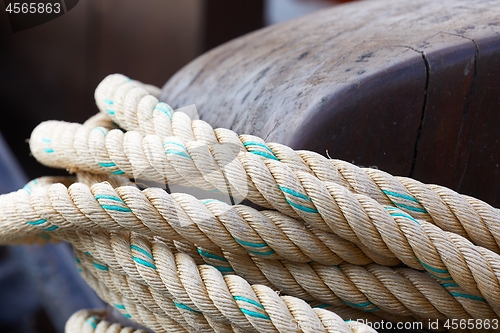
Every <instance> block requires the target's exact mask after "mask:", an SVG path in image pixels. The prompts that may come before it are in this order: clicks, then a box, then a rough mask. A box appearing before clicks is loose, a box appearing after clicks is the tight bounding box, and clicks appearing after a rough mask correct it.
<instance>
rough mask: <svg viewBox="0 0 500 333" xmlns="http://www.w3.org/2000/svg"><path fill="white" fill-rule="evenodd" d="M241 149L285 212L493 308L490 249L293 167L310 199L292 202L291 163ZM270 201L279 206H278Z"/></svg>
mask: <svg viewBox="0 0 500 333" xmlns="http://www.w3.org/2000/svg"><path fill="white" fill-rule="evenodd" d="M242 155H245V156H253V157H252V158H253V159H254V160H255V162H256V163H259V164H261V165H265V166H266V165H267V166H269V169H267V170H272V173H273V176H274V179H275V180H277V181H278V184H279V185H278V186H276V187H275V188H274V189H273V188H271V190H269V191H268V189H269V186H267V187H266V186H265V185H264V184H266V183H268V182H262V187H263V188H265V190H264V191H263V192H265V193H266V196H268V197H269V193H271V194H272V192H273V191H279V193H281V195H282V197H281V198H282V199H283V200H282V202H281V203H284V204H285V205H287V207H288V210H287V209H283V210H284V211H285V212H289V209H290V207H291V208H293V209H294V211H295V212H296V213H297V214H296V215H299V214H300V217H301V218H302V219H304V220H305V221H307V222H309V224H310V225H312V226H314V227H315V228H318V229H320V230H325V231H332V232H334V233H336V234H337V235H339V236H340V237H342V238H344V239H347V240H349V241H351V242H353V243H355V244H357V245H358V246H359V245H364V246H367V247H368V248H369V249H370V250H372V251H374V252H375V253H378V254H380V255H382V256H384V257H391V256H395V257H397V258H398V259H400V260H401V261H402V262H404V263H405V264H407V265H408V266H410V267H413V268H416V269H420V270H422V269H425V270H427V271H428V272H429V273H431V274H434V275H436V276H439V277H440V278H442V279H453V280H455V281H456V282H457V283H458V284H459V285H460V286H461V287H462V288H463V289H464V290H465V291H466V292H467V293H470V294H471V295H474V296H477V297H482V298H485V299H488V300H489V301H490V305H491V306H492V307H494V308H495V307H496V306H497V304H500V303H499V300H500V299H499V294H498V287H499V282H498V278H497V275H496V273H495V272H496V271H497V269H496V268H495V261H494V260H488V258H490V257H491V256H493V255H494V254H493V253H489V251H486V250H485V249H483V248H476V247H474V246H473V244H471V243H470V242H468V241H467V240H466V239H464V238H463V237H460V236H458V235H456V234H452V233H445V232H443V231H442V230H441V229H439V228H437V227H435V226H433V225H431V224H429V223H427V222H423V221H422V222H419V221H418V220H416V219H414V218H413V217H411V216H410V215H408V214H406V213H405V212H403V211H401V210H399V209H398V208H394V207H386V208H387V209H386V208H384V207H382V206H381V205H380V204H378V203H377V202H376V201H375V200H373V199H371V198H368V197H366V196H363V195H359V194H354V193H352V192H350V191H347V190H346V189H345V188H344V187H341V186H339V185H337V184H334V183H330V182H321V181H320V180H318V179H317V178H316V177H314V176H312V175H311V174H309V173H302V172H298V173H297V175H298V176H299V177H301V180H302V182H299V184H301V185H302V193H307V195H308V200H305V199H301V203H303V204H307V205H309V207H307V206H305V205H304V206H302V205H301V206H300V208H297V207H296V206H298V205H297V204H295V205H293V204H292V205H290V204H289V202H292V203H293V201H291V200H287V199H288V198H286V199H285V198H283V193H286V192H282V191H281V190H280V186H281V187H286V188H288V189H290V187H292V186H291V185H290V182H287V180H289V179H290V178H291V179H293V176H294V174H293V173H292V172H291V171H290V169H288V168H287V167H286V166H283V165H282V164H281V163H279V162H276V161H273V160H266V161H262V160H261V159H259V158H258V157H256V156H255V155H253V154H251V153H240V154H239V155H238V157H240V156H242ZM181 158H182V157H181ZM260 175H261V174H259V173H256V174H254V176H250V179H252V181H253V182H254V183H259V182H258V180H260V179H261V178H262V177H260ZM254 179H255V180H254ZM271 179H272V177H271ZM280 183H281V184H280ZM293 184H297V183H293ZM304 188H305V190H304ZM290 191H291V192H293V193H299V194H300V193H301V190H300V189H299V188H297V187H295V188H293V187H292V188H291V189H290ZM292 196H293V195H289V197H292ZM295 197H297V196H295ZM296 199H297V198H296ZM275 207H276V208H278V209H279V208H282V207H283V206H282V205H275ZM304 208H308V209H304ZM279 210H280V209H279ZM495 256H496V255H495ZM495 258H496V257H495ZM485 263H488V266H487V267H488V269H487V270H484V269H483V267H482V266H483V265H484V264H485ZM495 312H497V311H495ZM497 313H498V312H497Z"/></svg>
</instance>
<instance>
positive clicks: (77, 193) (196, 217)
mask: <svg viewBox="0 0 500 333" xmlns="http://www.w3.org/2000/svg"><path fill="white" fill-rule="evenodd" d="M85 177H88V175H85ZM96 178H97V179H99V177H97V176H96V177H94V178H93V179H96ZM79 179H82V175H81V174H79ZM115 185H120V180H115ZM124 213H129V214H124ZM126 216H128V218H126ZM47 217H49V218H47ZM124 217H125V219H124ZM0 221H2V223H3V226H4V227H3V228H2V229H1V230H0V241H3V242H6V241H7V240H9V238H12V237H19V235H20V234H22V235H23V236H29V235H33V234H37V233H39V232H40V231H47V230H49V231H51V230H55V229H57V228H85V229H89V230H90V229H95V230H99V229H108V230H114V229H118V228H124V229H126V230H131V231H140V232H143V233H144V234H146V235H152V236H153V235H158V236H162V237H164V238H167V239H172V240H176V239H177V240H178V239H186V240H188V241H190V242H191V243H196V244H197V245H198V246H202V247H204V248H206V249H209V250H210V249H214V250H217V249H219V248H223V249H225V250H227V251H230V252H234V253H247V252H248V253H251V254H253V255H258V256H262V257H264V258H271V259H275V258H285V259H289V260H291V261H294V262H309V261H311V260H314V261H317V262H320V263H323V264H325V265H335V264H339V263H341V262H342V261H348V262H350V263H353V264H358V265H364V264H368V263H370V262H372V261H383V263H386V264H390V265H394V264H397V263H398V261H397V260H396V261H394V260H390V259H386V258H383V257H380V256H377V255H375V254H373V253H372V252H371V251H369V250H367V249H366V248H364V249H363V250H364V252H365V253H367V254H368V256H367V255H365V253H364V252H363V251H361V250H360V249H359V248H358V247H356V246H355V245H354V244H352V243H350V242H348V241H345V240H343V239H342V238H340V237H338V236H336V235H335V234H331V233H326V232H324V231H322V230H317V229H314V228H307V227H305V226H304V225H303V224H302V223H301V222H300V221H297V220H295V219H293V218H290V217H288V216H286V215H283V214H280V213H278V212H275V211H260V212H259V211H257V210H255V209H253V208H250V207H248V206H243V205H236V206H229V205H227V204H225V203H223V202H221V201H215V200H201V201H200V200H198V199H196V198H195V197H193V196H190V195H187V194H181V193H173V194H172V195H170V194H168V193H166V192H165V191H163V190H161V189H158V188H148V189H145V190H143V191H140V190H139V189H137V188H136V187H133V186H123V187H119V188H116V189H114V188H113V187H112V186H111V185H110V184H108V183H96V184H94V185H93V186H92V187H91V188H89V187H87V186H85V185H83V184H80V183H75V184H72V185H71V186H69V188H66V187H65V186H64V185H62V184H54V185H51V186H47V187H40V188H38V189H36V190H34V191H31V187H30V185H29V184H28V186H27V187H25V189H23V190H20V191H18V192H15V193H12V194H9V195H4V196H0ZM370 258H372V259H370Z"/></svg>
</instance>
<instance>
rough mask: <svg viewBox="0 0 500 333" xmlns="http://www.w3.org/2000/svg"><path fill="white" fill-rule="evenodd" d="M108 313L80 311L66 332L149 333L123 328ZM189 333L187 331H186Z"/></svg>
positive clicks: (72, 319)
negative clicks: (111, 321)
mask: <svg viewBox="0 0 500 333" xmlns="http://www.w3.org/2000/svg"><path fill="white" fill-rule="evenodd" d="M105 318H106V311H103V310H80V311H78V312H75V313H74V314H73V315H72V316H71V317H70V318H69V319H68V321H67V322H66V326H65V331H66V332H68V333H69V332H85V333H147V332H146V331H145V330H141V329H137V330H136V329H133V328H131V327H123V326H122V325H120V324H116V323H115V324H113V323H110V322H109V321H107V320H106V319H105ZM184 332H187V331H184Z"/></svg>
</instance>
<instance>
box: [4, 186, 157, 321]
mask: <svg viewBox="0 0 500 333" xmlns="http://www.w3.org/2000/svg"><path fill="white" fill-rule="evenodd" d="M38 183H42V182H38ZM39 186H40V189H44V188H46V186H47V184H44V185H39ZM30 187H34V186H30V184H28V188H30ZM36 191H37V189H36V188H35V189H34V190H33V192H35V193H36ZM23 192H24V193H26V194H27V192H26V191H23ZM2 211H3V210H2ZM53 231H54V233H57V229H54V230H53ZM146 322H147V321H146Z"/></svg>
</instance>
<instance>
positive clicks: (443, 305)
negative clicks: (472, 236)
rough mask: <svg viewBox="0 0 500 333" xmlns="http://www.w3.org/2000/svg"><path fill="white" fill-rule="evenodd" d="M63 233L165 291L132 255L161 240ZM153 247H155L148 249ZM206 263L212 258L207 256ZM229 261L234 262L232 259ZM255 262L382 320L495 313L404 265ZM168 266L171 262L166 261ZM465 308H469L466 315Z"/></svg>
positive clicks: (103, 259)
mask: <svg viewBox="0 0 500 333" xmlns="http://www.w3.org/2000/svg"><path fill="white" fill-rule="evenodd" d="M66 237H69V238H67V239H68V240H70V242H71V243H72V244H73V245H74V246H75V247H76V248H78V249H79V250H80V251H82V252H86V253H90V254H92V255H93V257H95V258H96V260H99V261H100V262H102V263H104V264H105V265H106V266H108V267H109V268H110V269H113V270H114V271H117V272H120V274H125V275H127V276H130V277H131V278H132V279H135V280H136V281H138V282H139V283H142V284H144V285H147V286H148V287H150V288H159V287H160V289H157V291H158V292H161V293H162V294H168V290H167V289H166V287H163V286H162V282H161V281H164V280H165V279H164V278H162V277H160V276H159V274H160V272H159V271H157V270H156V269H154V268H153V267H152V266H151V265H149V266H148V264H147V263H145V262H144V261H143V260H146V259H140V260H139V259H137V258H138V257H137V254H139V255H140V254H141V253H142V255H144V253H147V254H149V255H150V256H146V257H147V258H148V259H147V260H148V262H149V263H152V264H153V265H154V263H155V262H156V259H155V258H158V257H169V255H165V254H164V253H163V252H161V251H162V250H164V249H165V247H159V248H158V247H155V242H161V241H160V240H151V241H149V240H147V239H145V238H143V237H139V236H137V235H135V236H127V235H126V234H123V233H120V234H116V235H113V234H111V235H110V234H102V233H99V234H96V233H92V234H88V233H86V232H83V233H82V232H78V234H75V235H71V236H66ZM153 248H154V249H159V250H156V251H153ZM139 249H140V251H139ZM142 251H144V252H142ZM139 252H140V253H139ZM146 257H144V258H146ZM228 257H229V256H228ZM134 258H136V259H134ZM141 258H142V257H141ZM221 258H223V257H219V258H217V259H218V260H219V262H216V264H219V265H220V260H221ZM207 263H211V262H210V261H209V260H207ZM232 264H233V262H231V265H232ZM244 264H245V266H246V267H248V266H251V265H252V264H251V262H250V264H249V263H248V261H246V262H244ZM140 265H143V266H147V267H146V268H149V269H152V271H151V272H150V273H151V274H149V275H145V274H141V273H140V272H139V271H140V270H141V269H144V267H140ZM212 265H213V264H212ZM235 266H236V265H235ZM257 266H258V267H259V268H262V269H263V271H264V272H266V273H265V274H266V276H270V275H272V274H273V271H272V270H273V268H274V269H275V271H276V268H278V274H275V278H271V279H270V280H271V281H273V280H274V281H276V279H277V278H279V277H281V276H286V275H287V274H288V275H291V276H292V277H295V278H296V279H297V281H300V282H299V284H300V283H301V285H302V286H303V287H305V289H307V290H308V291H309V294H312V295H315V298H316V299H318V300H321V301H322V302H326V303H329V304H330V305H333V306H335V308H336V309H338V308H341V307H342V306H343V305H345V304H348V305H350V306H352V307H355V308H358V309H363V310H364V311H366V312H371V313H373V314H376V315H379V316H381V317H383V318H384V319H392V320H394V318H390V317H389V316H388V315H387V313H393V314H396V315H399V316H407V315H410V314H416V315H417V316H418V317H421V318H426V319H428V318H433V319H435V318H440V319H445V318H468V317H469V316H472V317H473V318H495V317H496V315H495V314H494V312H493V311H492V310H491V309H490V308H489V307H488V305H487V304H486V303H485V302H483V301H481V300H478V299H477V298H474V297H470V296H467V295H466V294H465V293H464V292H463V291H462V290H461V289H460V288H459V287H458V286H457V285H451V284H447V285H446V286H442V285H439V283H437V281H436V280H435V279H433V278H431V277H430V276H429V275H427V274H425V273H420V272H415V271H413V270H409V269H396V270H393V269H391V268H388V267H384V266H380V265H375V264H372V265H369V266H366V268H363V267H361V266H355V265H350V264H342V265H340V266H337V267H331V266H325V265H320V264H312V265H311V266H309V265H307V264H294V263H289V262H283V263H278V262H276V261H271V260H259V259H257ZM171 267H175V266H174V265H171ZM216 267H219V266H216ZM230 267H231V266H230ZM279 267H281V270H280V269H279ZM221 271H222V272H225V271H224V270H221ZM235 271H236V272H237V273H238V275H240V276H243V277H245V278H246V279H247V280H248V281H249V282H251V283H255V282H253V281H252V278H253V277H252V275H245V274H240V273H239V271H238V269H236V268H235ZM226 273H227V271H226ZM292 280H293V278H292ZM285 282H286V283H284V284H283V283H280V282H277V283H276V282H275V283H274V285H270V287H273V288H274V289H276V287H278V288H277V289H281V290H282V287H281V286H282V285H283V286H284V288H285V290H283V291H284V292H285V293H287V294H289V295H294V296H299V297H301V298H302V299H305V300H308V299H309V300H310V297H311V296H309V295H308V294H307V293H306V295H303V294H302V293H299V294H297V292H296V291H294V290H293V289H292V286H293V282H291V281H290V280H288V281H285ZM264 284H266V285H269V283H268V282H267V283H266V282H264ZM380 309H382V312H380ZM374 311H375V312H374ZM384 312H385V313H384ZM466 312H469V313H470V315H469V314H467V313H466ZM358 316H359V314H358Z"/></svg>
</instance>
